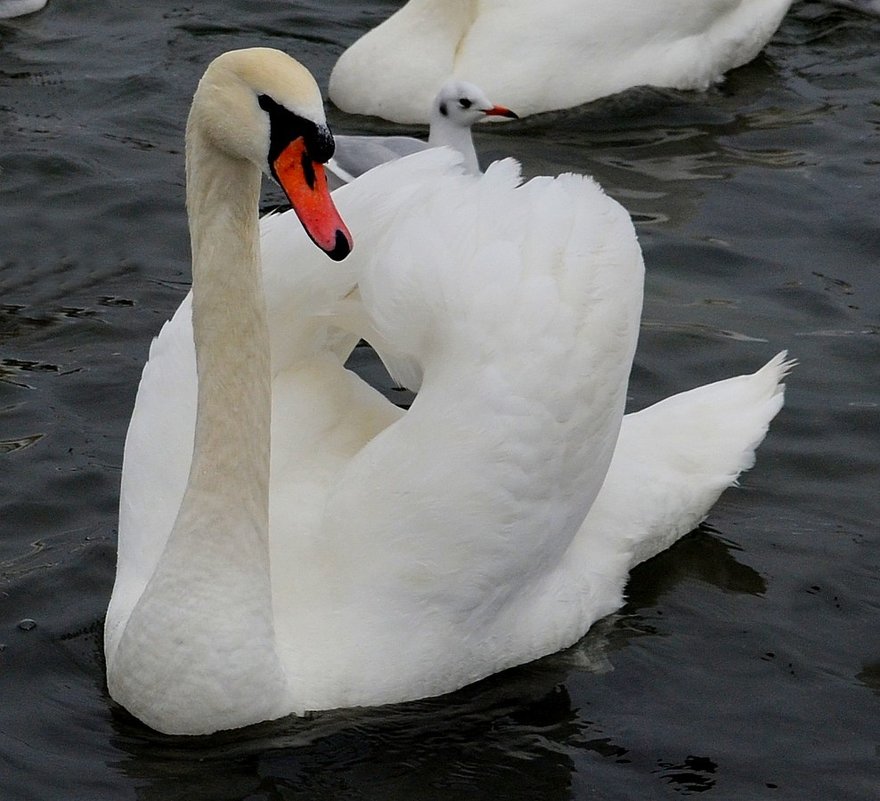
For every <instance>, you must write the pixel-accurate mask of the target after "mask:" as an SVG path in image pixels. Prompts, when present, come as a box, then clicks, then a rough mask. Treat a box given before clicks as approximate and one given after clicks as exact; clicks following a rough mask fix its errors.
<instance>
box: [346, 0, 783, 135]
mask: <svg viewBox="0 0 880 801" xmlns="http://www.w3.org/2000/svg"><path fill="white" fill-rule="evenodd" d="M791 2H792V0H652V2H645V0H549V2H543V3H535V2H533V0H409V2H408V3H407V4H406V5H405V6H403V7H402V8H401V9H399V10H398V11H396V12H395V13H394V14H392V15H391V17H389V18H388V19H387V20H385V22H383V23H382V24H380V25H379V26H378V27H376V28H374V29H373V30H371V31H369V32H367V33H366V34H365V35H364V36H362V37H361V38H360V39H359V40H358V41H356V42H355V43H354V44H353V45H352V46H351V47H349V48H348V50H346V51H345V52H344V53H343V54H342V55H341V56H340V58H339V61H337V63H336V65H335V67H334V68H333V71H332V73H331V75H330V87H329V93H330V99H331V100H332V101H333V102H334V103H335V104H336V105H337V106H338V107H339V108H341V109H342V110H343V111H348V112H351V113H355V114H374V115H377V116H380V117H384V118H386V119H389V120H393V121H395V122H425V121H426V120H425V118H426V111H425V110H426V109H427V108H428V104H429V103H430V100H431V97H432V96H433V95H434V93H435V92H436V91H437V87H438V86H439V85H440V84H441V83H442V82H443V81H444V80H446V79H448V78H449V77H450V76H454V77H456V78H461V79H463V80H468V81H473V82H474V83H475V84H477V85H478V86H481V87H482V88H483V89H484V90H485V91H486V92H487V93H488V94H489V96H490V97H492V98H494V99H495V100H497V101H499V102H501V103H503V104H504V105H506V106H510V107H511V108H515V109H516V110H517V112H518V113H519V114H520V116H526V115H528V114H537V113H539V112H542V111H552V110H554V109H563V108H570V107H572V106H577V105H580V104H581V103H587V102H589V101H591V100H595V99H596V98H599V97H604V96H605V95H610V94H614V93H615V92H620V91H622V90H624V89H628V88H630V87H632V86H642V85H650V86H663V87H669V88H674V89H706V88H707V87H708V86H709V85H710V84H712V83H713V82H715V81H717V80H718V79H719V78H721V76H722V75H723V74H724V73H725V72H727V70H730V69H733V68H734V67H738V66H740V65H742V64H745V63H747V62H748V61H751V60H752V59H753V58H754V57H755V56H756V55H757V54H758V53H759V52H760V50H761V48H763V47H764V45H765V44H767V42H768V40H769V39H770V37H771V36H772V35H773V33H774V32H775V31H776V29H777V28H778V27H779V24H780V22H781V21H782V18H783V17H784V16H785V14H786V12H787V11H788V8H789V6H790V5H791Z"/></svg>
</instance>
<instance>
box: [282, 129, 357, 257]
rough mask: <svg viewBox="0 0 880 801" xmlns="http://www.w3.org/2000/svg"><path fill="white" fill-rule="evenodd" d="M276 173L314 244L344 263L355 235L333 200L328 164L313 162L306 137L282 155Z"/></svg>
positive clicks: (285, 150) (288, 147)
mask: <svg viewBox="0 0 880 801" xmlns="http://www.w3.org/2000/svg"><path fill="white" fill-rule="evenodd" d="M272 171H273V173H274V175H275V178H276V180H277V181H278V183H279V184H281V188H282V189H283V190H284V193H285V194H286V195H287V199H288V200H289V201H290V205H291V206H293V210H294V212H296V216H297V217H299V221H300V222H301V223H302V225H303V228H305V229H306V233H307V234H308V235H309V236H310V237H311V239H312V242H314V243H315V244H316V245H317V246H318V247H319V248H321V250H323V251H324V252H325V253H326V254H327V255H328V256H329V257H330V258H331V259H333V260H334V261H342V259H344V258H345V257H346V256H347V255H348V254H349V253H350V252H351V248H352V239H351V233H349V230H348V228H347V227H346V225H345V223H344V222H343V221H342V217H340V216H339V212H338V211H337V210H336V206H335V205H334V204H333V200H332V199H331V197H330V190H329V189H328V188H327V175H326V174H325V172H324V165H323V164H320V163H319V162H316V161H312V159H311V157H310V156H309V154H308V152H306V145H305V141H304V140H303V139H302V137H298V138H297V139H294V140H293V141H292V142H291V143H290V144H289V145H288V146H287V147H286V148H284V150H282V151H281V152H280V153H279V154H278V156H277V157H276V159H275V161H274V162H273V163H272Z"/></svg>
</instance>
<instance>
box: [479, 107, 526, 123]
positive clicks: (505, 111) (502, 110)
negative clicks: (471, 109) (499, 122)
mask: <svg viewBox="0 0 880 801" xmlns="http://www.w3.org/2000/svg"><path fill="white" fill-rule="evenodd" d="M483 114H485V115H486V116H487V117H510V119H512V120H518V119H519V114H517V113H516V112H515V111H511V110H510V109H509V108H507V106H492V108H488V109H486V110H485V111H484V112H483Z"/></svg>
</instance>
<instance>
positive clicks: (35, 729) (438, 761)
mask: <svg viewBox="0 0 880 801" xmlns="http://www.w3.org/2000/svg"><path fill="white" fill-rule="evenodd" d="M399 4H400V3H399V2H369V0H361V1H360V2H358V1H357V0H337V2H335V3H334V4H333V7H332V10H327V8H326V6H328V5H329V4H327V3H324V2H318V0H309V2H302V1H300V2H279V0H262V1H260V0H250V1H249V2H244V1H241V2H227V3H221V2H216V0H203V2H201V3H199V4H188V3H172V4H146V3H145V4H141V3H135V2H131V0H121V1H120V2H117V3H97V2H87V1H86V0H81V1H80V2H65V1H64V0H50V4H49V6H48V7H47V8H46V10H45V11H43V12H41V13H39V14H37V15H34V16H32V17H28V18H22V19H19V20H14V21H10V22H8V23H0V798H3V799H4V800H9V801H18V800H19V799H40V800H41V799H89V800H90V801H92V800H95V799H100V800H101V801H103V799H143V800H144V801H148V800H149V801H152V800H153V799H155V800H156V801H159V800H161V801H167V800H169V799H212V800H213V799H218V800H221V801H222V800H225V799H382V800H383V801H389V800H394V799H546V801H556V799H659V798H674V797H678V796H679V795H688V794H696V793H705V794H706V797H707V798H715V799H737V800H744V801H748V800H750V799H765V798H766V799H817V800H818V799H821V800H822V801H827V800H832V799H833V800H836V801H850V800H853V801H854V800H855V799H873V798H877V797H878V787H880V623H878V621H880V532H878V518H880V503H878V497H880V492H878V490H880V481H878V477H880V455H878V454H880V448H878V445H880V336H878V334H880V313H878V312H880V188H878V187H880V181H878V166H880V55H878V52H877V49H878V48H877V45H878V43H880V20H878V19H875V18H870V17H866V16H860V15H858V14H856V13H853V12H847V11H842V10H833V9H831V8H829V7H827V6H824V5H821V4H818V3H813V2H802V3H796V5H795V8H794V10H793V11H792V12H791V13H790V15H789V16H788V18H787V19H786V21H785V23H784V25H783V27H782V29H781V30H780V32H779V33H778V34H777V35H776V37H775V38H774V40H773V41H772V43H771V44H770V46H769V47H768V48H767V50H766V52H765V53H764V54H763V55H762V56H761V57H760V58H759V59H758V60H757V61H755V62H754V63H752V64H751V65H748V66H746V67H744V68H742V69H740V70H738V71H736V72H735V73H733V74H732V75H730V77H729V79H728V80H727V81H726V83H724V84H723V85H722V86H720V87H718V88H716V89H714V90H713V91H711V92H709V93H707V94H703V95H699V94H688V93H679V92H665V91H647V90H640V91H634V92H630V93H627V94H625V95H624V96H623V97H621V98H616V99H613V100H608V101H604V102H600V103H598V104H595V105H594V106H592V107H590V108H587V109H582V110H578V111H572V112H567V113H563V114H558V115H550V116H548V117H546V118H539V119H533V120H527V121H524V122H523V123H521V124H520V125H519V126H518V127H516V128H513V127H507V128H505V129H504V130H500V129H498V128H492V129H491V130H490V131H483V132H481V135H480V136H479V143H478V145H479V149H480V150H481V151H482V153H483V154H484V155H485V156H486V157H487V158H493V157H496V156H500V155H505V154H509V153H512V154H514V155H516V156H518V157H519V158H521V159H522V161H523V162H524V165H525V171H526V172H527V173H528V174H536V173H544V172H552V173H555V172H559V171H562V170H576V171H581V172H588V173H592V174H594V175H595V176H596V177H597V178H598V179H599V180H600V181H601V182H602V183H603V185H605V187H606V188H607V190H608V191H609V193H610V194H612V195H613V196H615V197H617V198H619V199H620V200H622V201H623V202H624V203H625V204H626V205H627V207H628V208H629V209H630V210H631V211H632V213H633V215H634V217H635V219H636V221H637V223H638V226H639V233H640V237H641V241H642V245H643V247H644V250H645V255H646V261H647V264H648V276H647V299H646V305H645V314H644V327H643V330H642V339H641V342H640V347H639V351H638V354H637V356H636V364H635V370H634V373H633V381H632V387H631V397H632V407H633V408H637V407H640V406H642V405H644V404H646V403H648V402H651V401H653V400H656V399H658V398H660V397H663V396H664V395H666V394H669V393H672V392H675V391H679V390H681V389H685V388H688V387H690V386H693V385H695V384H698V383H703V382H706V381H710V380H713V379H716V378H721V377H725V376H727V375H730V374H733V373H735V372H741V371H749V370H752V369H754V368H756V367H757V366H758V365H760V364H762V363H763V362H764V361H765V360H766V359H768V358H769V357H770V356H771V355H773V354H774V353H775V352H777V351H778V350H780V349H782V348H784V347H787V348H789V350H790V352H791V353H792V355H794V356H796V357H797V358H798V359H799V360H800V366H799V367H798V368H797V370H796V372H795V373H794V375H793V376H792V377H791V379H790V381H789V390H788V395H787V404H786V407H785V409H784V410H783V412H782V413H781V415H780V416H779V418H778V419H777V420H776V421H775V423H774V425H773V427H772V430H771V433H770V435H769V437H768V438H767V440H766V442H765V443H764V445H763V446H762V447H761V450H760V452H759V458H758V465H757V467H756V468H755V469H754V470H753V471H752V472H750V473H748V474H747V475H746V476H745V477H744V480H743V482H742V488H741V489H738V490H732V491H729V492H728V493H727V494H725V496H724V497H723V498H722V500H721V501H720V502H719V504H718V505H717V507H716V509H715V510H714V512H713V514H712V515H711V517H710V519H709V522H708V525H706V526H704V527H703V528H701V529H700V530H698V531H696V532H694V533H692V534H691V535H689V536H687V537H686V538H685V539H684V540H683V541H681V542H680V543H679V544H678V545H676V546H675V547H674V548H672V549H671V550H670V551H668V552H667V553H665V554H662V555H661V556H659V557H658V558H656V559H654V560H653V561H651V562H650V563H648V564H646V565H643V566H641V567H640V568H638V569H637V570H636V571H635V573H634V574H633V577H632V580H631V582H630V585H629V591H628V602H627V605H626V606H625V607H624V608H623V609H622V610H621V611H620V613H619V614H617V615H614V616H613V617H611V618H609V619H606V620H603V621H601V622H600V623H599V624H598V625H597V626H595V627H594V629H593V630H592V631H591V632H590V633H589V634H588V635H587V637H586V638H585V639H584V640H583V641H582V642H581V643H580V644H579V645H578V646H576V647H575V648H573V649H571V650H570V651H568V652H566V653H563V654H558V655H555V656H552V657H549V658H547V659H544V660H542V661H540V662H537V663H535V664H532V665H528V666H525V667H522V668H520V669H516V670H513V671H509V672H507V673H505V674H502V675H500V676H496V677H494V678H492V679H490V680H487V681H485V682H482V683H480V684H478V685H476V686H474V687H470V688H467V689H465V690H463V691H460V692H458V693H455V694H453V695H451V696H446V697H443V698H440V699H433V700H428V701H424V702H420V703H413V704H406V705H401V706H396V707H391V708H382V709H375V710H370V711H364V712H344V713H329V714H322V715H319V716H316V717H314V718H313V719H310V720H296V721H286V722H281V723H275V724H269V725H266V726H262V727H258V728H256V729H252V730H249V731H245V732H238V733H232V734H227V735H223V736H216V737H213V738H206V739H196V740H191V741H181V740H175V739H173V738H167V737H162V736H160V735H156V734H154V733H152V732H150V731H148V730H146V729H145V728H144V727H143V726H141V725H140V724H138V723H137V722H136V721H134V720H132V719H131V718H130V717H129V716H128V715H127V714H126V713H125V712H123V711H121V710H119V709H118V708H116V707H115V706H114V704H112V702H111V701H110V700H109V698H108V696H107V693H106V690H105V687H104V679H103V665H102V658H101V654H100V631H101V624H102V618H103V613H104V609H105V605H106V603H107V599H108V597H109V592H110V587H111V584H112V579H113V566H114V540H115V525H116V520H115V516H116V501H117V488H118V482H119V471H120V462H121V454H122V444H123V436H124V431H125V426H126V422H127V418H128V415H129V414H130V410H131V405H132V402H133V398H134V392H135V388H136V382H137V379H138V375H139V371H140V367H141V365H142V363H143V361H144V359H145V357H146V352H147V347H148V345H149V341H150V338H151V336H152V335H154V334H155V332H156V331H157V330H158V327H159V325H160V324H161V322H162V321H163V320H164V319H165V318H166V317H167V316H169V315H170V313H171V312H172V310H173V309H174V308H175V306H176V305H177V303H178V302H179V301H180V298H181V297H182V295H183V294H184V292H185V291H186V289H187V282H188V260H187V255H188V254H187V241H186V236H185V220H184V214H183V206H182V174H183V159H182V152H181V149H182V148H181V145H182V126H183V120H184V118H185V114H186V109H187V106H188V102H189V98H190V96H191V93H192V90H193V88H194V85H195V82H196V80H197V79H198V77H199V75H200V73H201V71H202V69H203V68H204V66H205V64H206V63H207V61H208V60H209V59H210V58H211V57H213V56H214V55H216V54H217V53H219V52H221V51H223V50H227V49H230V48H234V47H242V46H248V45H255V44H269V45H274V46H278V47H281V48H283V49H286V50H288V51H289V52H291V53H293V54H295V55H296V56H297V57H299V58H300V59H301V60H303V61H304V62H305V63H306V64H307V65H308V66H309V67H310V68H311V69H312V70H313V72H314V73H315V75H316V76H317V78H318V80H319V83H321V84H322V86H326V81H327V77H328V75H329V71H330V68H331V67H332V65H333V63H334V61H335V59H336V58H337V56H338V55H339V53H340V52H341V51H342V49H343V48H344V47H345V46H346V45H347V44H349V43H350V42H351V41H353V40H354V38H355V37H356V36H357V35H359V34H360V33H361V32H362V31H364V30H366V29H368V28H369V27H372V26H373V25H375V24H376V23H377V22H378V21H379V20H380V19H381V18H383V17H384V16H386V15H387V14H388V13H389V12H390V11H391V10H392V9H393V8H394V7H397V6H398V5H399ZM330 116H331V121H332V122H333V123H334V124H335V127H336V129H337V130H338V131H340V132H358V131H367V130H370V131H373V130H378V131H383V130H389V131H390V130H391V129H392V126H390V125H386V124H385V123H382V122H380V121H376V120H363V119H358V118H353V117H348V116H345V115H342V114H340V113H338V112H335V111H331V114H330ZM395 130H398V129H395ZM273 200H277V195H275V194H273V193H271V192H270V193H269V194H268V195H267V198H266V202H267V204H271V203H272V202H273ZM357 355H358V361H359V363H361V364H362V366H363V369H365V370H368V371H369V370H373V371H374V365H371V363H370V359H369V354H368V353H366V352H364V351H360V352H359V353H358V354H357ZM27 620H30V621H34V622H35V625H32V624H31V623H28V622H22V621H27Z"/></svg>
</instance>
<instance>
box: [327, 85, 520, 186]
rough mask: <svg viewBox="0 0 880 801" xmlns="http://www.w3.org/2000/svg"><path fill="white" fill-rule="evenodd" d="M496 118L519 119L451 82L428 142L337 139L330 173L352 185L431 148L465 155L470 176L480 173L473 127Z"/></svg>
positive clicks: (434, 113) (437, 105)
mask: <svg viewBox="0 0 880 801" xmlns="http://www.w3.org/2000/svg"><path fill="white" fill-rule="evenodd" d="M492 116H495V117H510V118H516V116H517V115H516V114H515V113H514V112H513V111H511V110H510V109H508V108H505V107H504V106H499V105H496V104H495V103H493V102H492V101H491V100H489V98H488V97H486V95H485V93H484V92H483V90H482V89H480V88H479V87H478V86H474V85H473V84H471V83H468V82H467V81H447V82H446V83H445V84H443V86H441V87H440V91H439V92H437V96H436V97H435V98H434V100H433V102H432V103H431V111H430V119H429V125H430V128H429V130H428V141H427V142H425V141H423V140H421V139H416V138H415V137H412V136H338V135H337V136H336V152H335V153H334V155H333V158H332V159H330V161H329V162H328V164H327V169H328V170H329V171H330V172H331V173H332V174H333V175H334V176H335V177H337V178H338V179H339V183H348V182H349V181H351V180H353V179H354V178H357V177H358V176H359V175H363V173H365V172H366V171H367V170H371V169H372V168H373V167H375V166H376V165H377V164H384V163H385V162H386V161H393V160H394V159H399V158H401V157H403V156H410V155H412V154H413V153H420V152H421V151H422V150H425V149H427V148H429V147H451V148H452V149H453V150H455V151H457V152H458V153H460V154H461V156H462V158H463V163H464V167H465V169H466V170H467V171H468V172H471V173H478V172H479V171H480V165H479V162H478V161H477V152H476V150H475V149H474V139H473V136H472V134H471V127H472V126H473V125H474V123H476V122H479V121H480V120H482V119H485V118H486V117H492ZM337 185H338V184H337Z"/></svg>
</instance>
